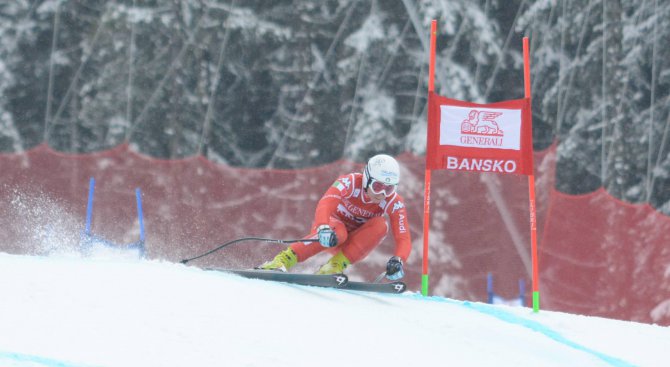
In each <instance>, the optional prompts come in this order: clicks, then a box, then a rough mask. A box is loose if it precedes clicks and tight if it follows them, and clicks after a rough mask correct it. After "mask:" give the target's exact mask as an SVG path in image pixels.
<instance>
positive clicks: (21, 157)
mask: <svg viewBox="0 0 670 367" xmlns="http://www.w3.org/2000/svg"><path fill="white" fill-rule="evenodd" d="M554 158H555V150H554V149H553V148H552V149H548V150H547V151H544V152H541V153H536V154H535V164H536V169H535V171H536V188H537V189H536V190H537V215H538V224H539V226H538V238H539V239H540V241H539V248H540V254H539V255H540V256H539V260H540V294H541V307H542V308H543V309H551V310H560V311H566V312H576V313H582V314H588V315H601V316H607V317H613V318H620V319H629V320H638V321H643V322H657V323H661V324H669V323H670V300H669V301H666V299H670V295H668V290H669V289H670V285H669V284H668V283H669V280H668V278H669V277H670V270H668V269H669V266H670V253H669V252H670V251H669V250H668V249H667V246H666V247H664V245H665V244H666V243H668V242H669V241H668V240H670V239H669V238H668V236H669V233H670V231H669V230H668V226H670V223H669V220H668V218H667V217H665V216H663V215H662V214H660V213H658V212H656V211H654V210H653V209H652V208H650V207H648V206H634V205H628V204H625V203H622V202H620V201H617V200H616V199H613V198H612V197H611V196H609V195H608V194H607V193H606V192H604V191H602V190H600V191H597V192H595V193H593V194H591V195H585V196H577V197H575V196H568V195H563V194H560V193H558V192H556V191H555V190H554V189H553V187H554V167H555V164H554ZM398 159H399V161H400V162H401V165H402V170H403V171H402V174H403V181H402V184H401V188H400V192H401V193H402V195H403V196H404V197H405V199H406V201H407V204H408V215H409V217H410V218H409V219H410V228H411V232H412V236H413V237H412V238H413V243H414V251H413V253H412V255H411V256H410V259H409V261H408V272H407V278H406V281H407V283H408V285H409V287H410V289H412V290H415V291H418V290H419V289H420V287H421V274H420V273H421V257H422V241H423V239H422V233H421V231H422V221H423V184H424V177H423V175H424V158H423V157H416V156H414V155H411V154H403V155H401V156H399V157H398ZM361 167H362V166H361V165H360V164H357V163H354V162H349V161H344V160H342V161H338V162H334V163H332V164H328V165H324V166H321V167H317V168H312V169H301V170H261V169H243V168H232V167H228V166H225V165H218V164H213V163H211V162H209V161H208V160H206V159H204V158H203V157H196V158H189V159H183V160H171V161H167V160H158V159H153V158H150V157H146V156H142V155H139V154H137V153H135V152H133V151H132V149H130V148H129V147H128V146H127V145H121V146H118V147H116V148H114V149H112V150H109V151H104V152H99V153H94V154H86V155H66V154H62V153H58V152H55V151H53V150H52V149H51V148H49V147H48V146H46V145H41V146H39V147H36V148H34V149H32V150H30V151H28V152H26V153H24V154H2V155H0V168H1V171H2V176H0V199H1V200H2V201H3V202H4V203H5V204H4V205H3V206H2V208H1V209H0V225H1V226H2V228H3V229H4V230H3V231H1V232H0V250H2V251H5V252H9V253H18V254H58V253H68V252H76V251H77V250H78V248H79V247H78V246H79V238H80V237H79V236H80V233H81V232H82V231H83V230H84V227H85V220H86V205H87V196H88V185H89V178H90V177H95V179H96V181H97V184H96V188H95V189H96V190H95V197H94V204H93V218H92V219H93V220H92V232H93V233H94V234H96V235H99V236H102V237H104V238H106V239H108V240H110V241H112V242H115V243H118V244H119V247H120V248H123V246H124V244H128V243H131V242H135V241H137V240H138V238H139V233H140V228H139V225H138V221H137V211H136V201H135V188H138V187H139V188H140V189H141V190H142V198H143V209H144V224H145V230H146V250H147V257H148V258H149V259H153V260H165V261H172V262H178V261H179V260H181V259H184V258H189V257H193V256H196V255H198V254H201V253H203V252H205V251H208V250H210V249H212V248H214V247H216V246H217V245H219V244H222V243H224V242H227V241H230V240H233V239H236V238H240V237H248V236H255V237H271V238H280V239H294V238H300V237H301V236H303V235H305V234H306V233H307V231H308V227H309V225H310V224H311V222H312V215H313V212H314V209H315V208H316V203H317V201H318V199H319V198H320V196H321V194H322V193H323V192H324V191H325V190H326V189H327V188H328V186H329V185H330V184H331V183H332V181H333V180H334V179H335V177H336V176H338V175H339V174H342V173H346V172H350V171H352V170H360V169H361ZM431 194H432V195H431V199H432V200H431V233H430V246H431V247H430V292H431V294H435V295H441V296H449V297H454V298H459V299H468V300H474V301H485V300H486V299H487V292H486V291H487V290H486V278H487V274H488V273H489V272H490V273H492V274H493V275H494V279H495V292H496V294H498V295H499V296H502V297H505V298H515V297H516V296H517V294H518V292H519V290H518V281H519V279H523V280H524V281H525V283H526V285H527V286H526V294H527V295H530V284H531V283H530V279H531V277H530V270H531V269H530V256H531V254H530V240H529V236H530V231H529V223H528V218H529V210H528V183H527V177H525V176H514V175H494V174H477V173H462V172H447V171H434V172H433V175H432V190H431ZM613 213H614V214H613ZM282 248H283V245H277V244H267V243H260V242H246V243H240V244H235V245H233V246H230V247H227V248H225V249H223V250H221V251H218V252H216V253H214V254H212V255H209V256H207V257H204V258H202V259H199V260H195V261H193V262H192V263H189V264H191V265H193V266H199V267H212V266H220V267H241V268H248V267H253V266H256V265H258V264H260V263H261V262H263V261H265V260H267V259H270V258H271V257H273V256H274V254H275V253H276V252H278V251H279V250H281V249H282ZM392 251H393V242H392V240H391V239H390V238H387V239H386V240H385V241H384V242H383V243H382V245H380V248H379V249H378V250H377V251H375V252H373V253H372V254H371V255H370V256H369V257H368V258H367V259H365V260H364V261H363V262H361V263H359V264H357V265H356V266H354V267H353V268H351V271H350V277H351V278H352V279H373V278H375V277H376V276H377V275H378V274H379V273H380V272H381V271H383V269H384V266H385V263H386V261H387V260H388V258H389V257H390V256H391V254H392ZM326 256H327V255H325V254H323V255H318V256H316V257H315V258H313V259H310V260H309V261H307V262H306V263H304V264H299V265H298V267H297V268H296V271H304V272H311V271H315V270H316V268H317V267H318V266H319V265H320V264H321V263H322V262H323V261H325V260H326V259H327V257H326ZM527 298H528V297H527ZM664 302H665V303H664ZM666 304H668V306H667V308H668V311H665V309H664V307H663V306H664V305H666Z"/></svg>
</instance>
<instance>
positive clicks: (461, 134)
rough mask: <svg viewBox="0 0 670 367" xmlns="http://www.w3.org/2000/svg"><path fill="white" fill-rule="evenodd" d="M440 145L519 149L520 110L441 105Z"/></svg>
mask: <svg viewBox="0 0 670 367" xmlns="http://www.w3.org/2000/svg"><path fill="white" fill-rule="evenodd" d="M440 145H453V146H459V147H466V148H487V149H514V150H520V149H521V110H511V109H491V108H479V107H475V108H472V107H456V106H444V105H443V106H440Z"/></svg>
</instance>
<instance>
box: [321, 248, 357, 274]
mask: <svg viewBox="0 0 670 367" xmlns="http://www.w3.org/2000/svg"><path fill="white" fill-rule="evenodd" d="M349 264H351V262H350V261H349V259H347V257H346V256H344V254H343V253H342V251H340V252H338V253H337V254H336V255H335V256H333V257H331V258H330V260H328V262H327V263H325V264H323V266H322V267H321V268H320V269H319V271H317V272H316V273H317V274H342V273H344V269H346V268H347V266H349Z"/></svg>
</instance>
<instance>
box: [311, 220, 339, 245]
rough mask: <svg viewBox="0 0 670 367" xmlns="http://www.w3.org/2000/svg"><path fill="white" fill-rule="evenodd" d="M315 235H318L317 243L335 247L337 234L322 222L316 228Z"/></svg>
mask: <svg viewBox="0 0 670 367" xmlns="http://www.w3.org/2000/svg"><path fill="white" fill-rule="evenodd" d="M316 233H317V236H318V237H319V243H320V244H321V246H323V247H335V246H337V236H336V235H335V231H333V229H332V228H330V226H329V225H327V224H324V225H320V226H319V227H318V228H317V229H316Z"/></svg>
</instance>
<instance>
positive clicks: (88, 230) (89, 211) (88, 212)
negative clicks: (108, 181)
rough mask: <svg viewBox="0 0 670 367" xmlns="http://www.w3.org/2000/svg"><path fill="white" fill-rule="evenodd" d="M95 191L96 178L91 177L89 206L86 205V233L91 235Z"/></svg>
mask: <svg viewBox="0 0 670 367" xmlns="http://www.w3.org/2000/svg"><path fill="white" fill-rule="evenodd" d="M94 191H95V178H93V177H91V180H90V181H89V184H88V204H87V205H86V230H85V231H84V233H86V234H87V235H90V234H91V217H92V216H93V194H94Z"/></svg>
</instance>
